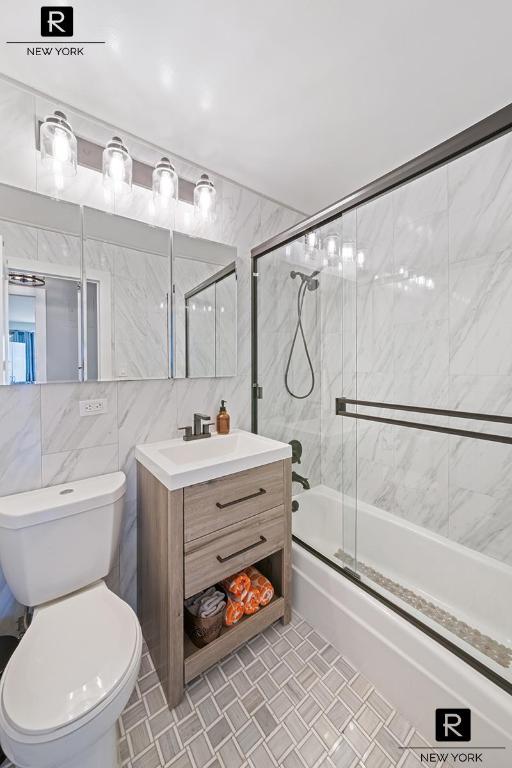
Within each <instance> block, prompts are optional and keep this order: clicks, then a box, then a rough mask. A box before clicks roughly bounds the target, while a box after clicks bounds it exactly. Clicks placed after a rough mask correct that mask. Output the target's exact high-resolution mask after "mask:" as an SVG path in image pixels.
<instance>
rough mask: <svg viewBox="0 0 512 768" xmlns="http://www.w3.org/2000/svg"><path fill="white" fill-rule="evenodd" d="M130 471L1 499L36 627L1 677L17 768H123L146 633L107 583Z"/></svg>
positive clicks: (4, 735)
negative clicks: (121, 730) (122, 733)
mask: <svg viewBox="0 0 512 768" xmlns="http://www.w3.org/2000/svg"><path fill="white" fill-rule="evenodd" d="M125 491H126V478H125V475H124V474H123V473H122V472H114V473H112V474H109V475H102V476H100V477H93V478H89V479H87V480H79V481H77V482H71V483H65V484H63V485H56V486H53V487H51V488H42V489H40V490H36V491H29V492H27V493H20V494H15V495H13V496H5V497H3V498H0V565H1V567H2V570H3V572H4V575H5V579H6V581H7V583H8V585H9V587H10V589H11V591H12V592H13V594H14V596H15V597H16V599H17V600H18V601H19V602H20V603H22V604H23V605H27V606H31V607H34V613H33V618H32V621H31V624H30V626H29V628H28V630H27V632H26V633H25V635H24V636H23V638H22V640H21V642H20V644H19V645H18V647H17V649H16V650H15V652H14V654H13V655H12V656H11V658H10V660H9V662H8V664H7V667H6V668H5V671H4V674H3V675H2V678H1V680H0V743H1V745H2V748H3V750H4V752H5V753H6V755H7V756H8V757H9V758H10V759H11V761H12V762H13V763H14V764H15V765H16V766H17V768H100V767H101V768H114V767H115V766H118V765H119V764H120V762H119V756H118V747H117V727H116V722H117V719H118V717H119V715H120V714H121V712H122V711H123V709H124V707H125V706H126V703H127V701H128V699H129V698H130V695H131V693H132V691H133V688H134V686H135V682H136V680H137V675H138V672H139V667H140V660H141V653H142V633H141V629H140V625H139V622H138V620H137V617H136V615H135V613H134V612H133V611H132V609H131V608H130V606H129V605H128V604H127V603H125V602H124V601H123V600H121V599H120V598H119V597H117V596H116V595H114V594H113V592H111V591H110V590H109V589H108V587H107V586H106V584H105V582H104V581H103V579H104V577H105V576H106V575H107V574H108V573H109V571H110V570H111V567H112V565H113V561H114V557H115V553H116V550H117V545H118V543H119V533H120V528H121V520H122V514H123V500H124V495H125Z"/></svg>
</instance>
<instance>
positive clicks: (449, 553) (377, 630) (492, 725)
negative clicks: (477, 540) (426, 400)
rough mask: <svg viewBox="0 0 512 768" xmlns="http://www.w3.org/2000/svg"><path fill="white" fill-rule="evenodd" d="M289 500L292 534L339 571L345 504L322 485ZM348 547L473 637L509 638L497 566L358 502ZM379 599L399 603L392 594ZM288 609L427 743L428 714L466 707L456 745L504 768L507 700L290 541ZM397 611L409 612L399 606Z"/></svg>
mask: <svg viewBox="0 0 512 768" xmlns="http://www.w3.org/2000/svg"><path fill="white" fill-rule="evenodd" d="M295 499H296V500H297V501H298V502H299V510H298V511H297V512H295V513H294V514H293V533H294V535H295V536H296V537H298V538H300V539H302V540H304V541H305V542H306V543H308V544H309V545H310V546H313V547H314V548H315V549H317V550H318V551H320V552H321V553H322V554H324V555H325V556H326V557H328V558H329V559H332V560H333V562H338V563H339V564H340V565H343V563H342V562H341V561H339V560H338V559H337V558H336V557H334V553H335V551H336V550H337V549H338V547H342V546H343V544H344V543H345V549H346V551H350V547H351V542H352V541H353V538H354V536H353V522H354V514H353V511H354V507H353V503H351V501H350V500H347V501H346V502H345V505H344V507H342V504H341V498H340V494H338V493H336V492H335V491H333V490H332V489H329V488H326V487H322V486H317V487H315V488H313V489H312V490H311V491H306V492H304V493H301V494H299V495H297V496H296V497H295ZM343 509H344V512H345V520H343ZM344 537H345V539H346V541H345V542H344V541H343V539H344ZM357 541H358V558H359V561H360V562H361V563H362V562H364V563H365V564H367V565H369V566H371V567H372V568H374V569H376V570H377V571H379V572H382V573H384V574H385V575H386V576H388V577H391V578H393V579H394V580H396V581H397V582H400V583H401V584H403V585H405V586H407V587H409V588H411V589H413V590H414V591H415V592H421V594H422V595H423V596H426V597H427V596H430V599H431V600H432V601H434V602H436V603H437V604H441V605H442V606H443V607H444V608H445V609H446V610H450V611H451V612H453V613H455V614H456V615H457V616H458V617H459V618H461V617H462V614H463V615H464V617H465V618H466V619H467V620H468V623H471V622H473V623H476V624H477V626H478V627H479V629H480V630H481V631H487V632H489V633H491V634H492V636H493V637H495V636H496V635H499V637H500V638H501V639H502V640H505V639H506V638H510V615H509V614H510V594H511V586H510V585H511V581H510V579H511V575H510V569H509V568H508V567H507V566H505V565H504V564H502V563H499V562H498V561H494V560H492V559H491V558H487V557H485V556H483V555H480V554H479V553H475V552H473V551H472V550H469V549H467V548H465V547H462V546H460V545H458V544H456V543H452V542H450V541H448V540H446V539H443V538H442V537H440V536H437V535H436V534H433V533H431V532H429V531H426V530H425V529H423V528H420V527H418V526H416V525H413V524H410V523H408V522H406V521H404V520H402V519H401V518H396V517H394V516H393V515H390V514H388V513H386V512H383V511H382V510H379V509H377V508H375V507H372V506H371V505H368V504H364V503H361V502H359V504H358V515H357ZM365 581H366V583H368V584H369V585H370V586H373V587H374V588H375V589H377V591H381V592H383V590H382V589H379V587H378V586H377V585H375V584H372V582H371V581H369V580H367V579H365ZM383 594H385V595H386V596H387V597H389V598H390V599H392V600H393V602H394V603H398V604H400V602H401V601H400V600H397V599H396V598H395V597H394V596H391V595H389V594H386V592H383ZM293 602H294V607H296V609H297V610H298V611H299V613H301V614H302V615H303V616H304V617H305V618H306V620H308V621H309V622H310V623H311V624H312V625H314V626H317V627H318V629H319V631H321V632H323V634H324V635H325V636H326V637H327V638H328V639H329V640H330V642H331V643H332V645H333V646H334V647H335V648H336V649H337V650H338V651H339V652H340V653H342V654H343V655H344V656H345V657H346V658H347V659H348V661H350V662H351V663H352V664H353V665H354V666H355V667H356V668H357V669H359V670H360V671H361V672H362V673H363V674H364V675H366V676H367V677H368V678H369V679H370V680H371V681H372V682H373V683H374V684H375V685H376V687H377V688H378V689H380V690H381V692H382V693H383V694H384V696H386V697H387V698H388V700H389V701H390V703H392V704H393V706H395V707H396V708H397V709H399V710H400V711H401V712H402V713H403V714H404V715H405V716H407V717H408V718H409V720H410V722H411V723H412V724H413V725H414V726H415V727H416V728H418V729H419V730H420V732H422V733H423V734H424V735H425V737H426V738H427V739H429V740H430V741H429V743H430V744H431V745H433V746H436V741H435V733H434V717H435V709H436V708H441V707H469V708H470V709H471V711H472V740H471V742H470V744H469V745H468V744H465V745H464V746H466V747H467V746H471V745H475V747H478V746H480V747H482V746H500V747H505V748H506V749H505V750H495V751H492V752H484V753H483V762H482V763H481V764H482V765H483V766H484V768H505V766H506V767H507V768H510V766H511V765H512V736H511V733H512V697H511V696H510V695H509V694H508V693H507V692H505V691H504V690H502V689H501V688H500V687H498V686H497V685H496V684H494V683H493V682H491V681H490V680H488V679H487V678H486V677H484V676H483V675H481V674H479V673H478V672H477V671H475V670H474V669H473V668H472V667H471V666H469V665H468V664H467V663H465V662H464V661H463V660H461V659H460V658H458V657H457V656H456V655H455V654H453V653H451V652H450V651H449V650H448V649H446V648H445V647H443V646H442V645H441V644H439V643H437V642H435V641H434V640H433V639H431V638H430V637H429V636H428V635H427V634H425V633H424V632H422V631H421V630H420V629H418V628H417V627H415V626H414V625H412V624H411V623H410V622H408V621H406V620H404V619H403V618H402V617H400V616H399V615H398V614H397V613H396V612H394V611H392V610H391V609H390V608H388V607H387V606H386V605H384V604H383V603H381V602H380V601H379V600H377V599H375V597H373V596H372V595H370V594H368V593H367V592H365V591H364V590H362V589H360V588H359V587H358V586H357V585H356V584H354V583H353V582H352V581H350V580H348V579H346V578H344V577H343V576H342V575H341V574H340V573H338V572H337V571H336V570H334V569H333V568H331V567H330V566H329V565H327V564H326V563H324V562H322V560H320V559H319V558H318V557H315V555H314V554H311V553H310V552H308V551H307V550H305V549H304V548H303V547H302V546H301V545H300V544H299V543H297V542H294V544H293ZM402 607H405V608H406V609H407V610H408V612H409V613H413V614H414V610H413V609H411V608H410V606H407V605H406V604H405V603H402ZM477 609H478V610H477ZM416 615H417V616H418V618H420V619H421V620H422V621H423V622H424V623H426V624H429V623H430V624H431V626H432V627H433V628H435V629H437V630H438V631H439V629H440V628H439V626H437V627H436V625H435V623H434V622H429V621H428V620H426V619H425V617H424V616H422V615H421V614H420V613H419V612H418V613H416ZM470 620H471V621H470ZM445 635H446V636H447V637H448V636H449V633H446V632H445ZM451 639H452V640H453V641H454V642H457V638H455V637H452V638H451ZM460 644H461V645H462V643H460ZM466 650H468V652H471V655H472V656H474V657H476V658H479V659H480V660H482V661H483V662H484V663H486V665H487V666H489V667H491V668H494V669H496V670H499V674H501V675H502V676H503V677H507V674H508V676H510V669H509V670H507V671H505V670H503V669H502V668H501V669H500V668H499V667H496V666H494V665H493V664H491V663H489V659H488V658H486V657H485V656H483V655H481V654H478V652H475V651H474V649H473V648H470V647H468V646H466ZM412 692H413V693H412ZM440 746H441V745H439V744H437V749H439V747H440ZM417 756H418V755H417Z"/></svg>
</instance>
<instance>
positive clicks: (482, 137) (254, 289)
mask: <svg viewBox="0 0 512 768" xmlns="http://www.w3.org/2000/svg"><path fill="white" fill-rule="evenodd" d="M511 130H512V104H508V105H507V106H506V107H503V108H502V109H500V110H498V111H497V112H494V113H493V114H492V115H489V116H488V117H486V118H484V119H483V120H480V121H479V122H477V123H475V124H474V125H472V126H470V127H469V128H466V129H465V130H463V131H461V132H460V133H458V134H456V135H455V136H452V137H451V138H450V139H447V140H446V141H444V142H442V143H441V144H438V145H437V146H436V147H434V148H432V149H430V150H428V151H427V152H424V153H423V154H421V155H418V156H417V157H416V158H414V159H413V160H410V161H408V162H407V163H405V164H404V165H401V166H399V167H398V168H396V169H395V170H393V171H390V172H389V173H386V174H385V175H384V176H380V177H379V178H377V179H376V180H375V181H372V182H370V183H369V184H367V185H365V186H364V187H361V188H360V189H358V190H356V191H355V192H353V193H352V194H350V195H346V196H345V197H343V198H342V199H341V200H338V202H336V203H333V204H332V205H330V206H328V207H327V208H324V209H323V210H321V211H319V212H318V213H315V214H313V215H312V216H309V217H307V218H306V219H304V220H303V221H300V222H298V223H297V224H295V225H294V226H292V227H289V228H288V229H286V230H284V231H283V232H281V233H280V234H278V235H275V236H274V237H271V238H270V239H268V240H266V241H265V242H263V243H261V244H260V245H257V246H255V247H254V248H252V250H251V429H252V431H253V432H256V433H257V431H258V399H260V397H261V387H260V384H259V381H258V260H259V259H260V258H262V257H264V256H266V255H268V254H269V253H271V252H272V251H275V250H276V249H278V248H281V247H282V246H284V245H287V244H288V243H291V242H292V241H294V240H296V239H297V238H299V237H301V236H303V235H305V234H307V233H308V232H310V231H311V230H313V229H317V228H318V227H321V226H323V225H324V224H328V223H329V222H331V221H334V220H335V219H338V218H339V217H340V216H342V214H343V213H346V212H348V211H350V210H352V209H353V208H357V207H358V206H360V205H362V204H363V203H366V202H369V201H370V200H373V199H374V198H376V197H378V196H380V195H383V194H385V193H387V192H390V191H392V190H393V189H395V188H397V187H399V186H402V185H403V184H406V183H408V182H410V181H412V180H413V179H415V178H417V177H419V176H422V175H424V174H426V173H429V172H430V171H433V170H434V169H436V168H438V167H440V166H442V165H445V164H446V163H449V162H450V161H452V160H455V159H456V158H458V157H461V156H462V155H465V154H467V153H468V152H471V151H473V150H474V149H478V148H479V147H481V146H483V145H484V144H487V143H489V142H490V141H493V140H494V139H497V138H499V137H500V136H502V135H504V134H506V133H509V132H510V131H511ZM342 400H345V403H347V402H348V403H352V404H354V401H352V400H349V399H344V398H337V403H338V407H341V406H340V405H339V404H340V402H341V401H342ZM355 404H356V405H364V404H366V405H373V406H376V407H381V408H386V407H388V408H391V405H392V404H385V403H375V402H373V401H372V403H370V402H369V401H356V403H355ZM394 410H413V409H412V407H409V406H395V407H394ZM414 410H415V411H417V412H421V413H432V414H434V415H446V416H454V417H459V418H475V419H482V417H483V416H485V414H470V413H468V412H461V411H459V412H457V411H444V412H441V413H438V411H439V410H440V409H432V408H426V409H425V408H414ZM338 415H343V416H349V417H352V418H362V417H363V418H364V414H357V413H356V414H352V413H347V412H345V413H341V412H340V413H338ZM369 418H371V419H372V420H374V421H375V420H379V418H380V417H369ZM381 420H382V419H381ZM485 420H488V421H500V422H503V423H510V420H507V417H499V416H490V417H488V418H487V419H485ZM386 421H393V423H398V424H400V425H401V426H416V424H415V423H414V422H400V421H399V420H386ZM418 426H420V427H424V426H425V425H418ZM431 426H432V427H434V425H427V428H428V429H430V428H431ZM432 431H441V432H449V433H456V432H463V433H464V435H466V436H473V437H478V439H491V440H494V439H495V438H498V439H499V441H500V442H512V439H509V438H505V439H502V438H501V436H499V435H489V436H487V437H483V433H478V432H474V433H473V432H469V431H468V430H457V431H456V430H453V429H451V428H445V427H435V428H434V429H433V430H432ZM292 538H293V540H294V541H295V542H296V543H297V544H299V545H300V546H302V547H303V548H304V549H306V550H307V551H308V552H310V553H312V554H314V555H315V556H316V557H318V558H319V559H320V560H322V561H323V562H325V563H326V564H327V565H329V566H330V567H331V568H333V569H334V570H336V571H337V572H338V573H340V574H341V575H342V576H344V577H345V578H347V579H349V581H351V582H352V583H353V584H355V585H356V586H358V587H360V588H361V589H363V590H364V591H365V592H367V593H368V594H371V595H372V596H373V597H375V599H376V600H379V602H381V603H383V604H384V605H385V606H386V607H387V608H389V609H390V610H391V611H393V612H394V613H396V614H398V615H399V616H401V617H402V618H403V619H405V620H406V621H408V622H409V623H410V624H412V625H413V626H415V627H416V628H417V629H420V630H421V631H422V632H424V633H425V634H426V635H428V636H429V637H430V638H432V639H433V640H435V641H436V642H437V643H439V644H440V645H442V646H443V647H444V648H446V649H448V650H449V651H451V652H452V653H454V654H455V655H456V656H457V657H458V658H460V659H461V660H463V661H464V662H466V663H467V664H469V665H470V666H471V667H472V668H473V669H475V670H477V671H478V672H480V673H481V674H482V675H484V677H486V678H487V679H488V680H491V681H492V682H493V683H495V684H496V685H497V686H498V687H499V688H501V689H503V690H504V691H506V692H507V693H508V694H510V695H512V683H510V682H509V681H508V680H505V678H503V677H501V675H499V674H498V673H497V672H495V671H494V670H492V669H490V667H487V666H486V665H485V664H483V663H482V662H480V661H479V660H478V659H476V658H475V657H473V656H472V655H471V654H470V653H468V652H467V651H465V650H464V649H462V648H460V647H459V646H458V645H457V644H456V643H454V642H452V641H451V640H450V639H448V638H447V637H446V636H445V635H442V634H441V633H440V632H437V631H436V630H435V629H433V628H432V627H430V626H429V625H428V624H426V623H425V622H423V621H421V620H419V619H417V618H416V617H414V616H413V615H412V614H411V613H409V612H408V611H406V610H404V609H403V608H400V607H399V606H398V605H397V604H396V603H394V602H393V601H391V600H389V599H388V598H386V597H384V596H383V595H382V594H381V593H380V592H378V591H377V590H375V589H373V588H372V587H371V586H369V585H368V584H366V583H365V582H364V581H362V580H361V579H358V578H355V577H354V576H353V575H352V574H351V573H350V572H349V571H347V569H345V568H342V567H341V566H339V565H337V564H336V563H333V562H332V561H331V560H329V558H327V557H325V556H324V555H322V554H321V553H319V552H317V551H316V550H315V549H313V548H312V547H310V546H309V545H308V544H307V543H306V542H304V541H301V540H300V539H299V538H297V537H296V536H293V537H292Z"/></svg>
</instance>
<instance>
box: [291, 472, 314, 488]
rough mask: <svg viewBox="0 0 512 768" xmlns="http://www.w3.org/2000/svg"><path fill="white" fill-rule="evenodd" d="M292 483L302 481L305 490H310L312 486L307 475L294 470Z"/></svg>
mask: <svg viewBox="0 0 512 768" xmlns="http://www.w3.org/2000/svg"><path fill="white" fill-rule="evenodd" d="M292 483H300V484H301V485H302V487H303V488H304V490H305V491H309V490H310V488H311V486H310V484H309V480H308V479H307V477H302V475H299V474H297V472H292Z"/></svg>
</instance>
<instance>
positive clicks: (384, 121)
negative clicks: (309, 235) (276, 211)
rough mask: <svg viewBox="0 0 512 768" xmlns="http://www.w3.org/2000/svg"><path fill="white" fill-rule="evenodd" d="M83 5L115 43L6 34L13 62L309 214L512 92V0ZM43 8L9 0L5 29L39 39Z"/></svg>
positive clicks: (7, 66) (80, 34) (80, 104)
mask: <svg viewBox="0 0 512 768" xmlns="http://www.w3.org/2000/svg"><path fill="white" fill-rule="evenodd" d="M52 4H53V5H59V4H60V5H68V4H69V1H68V0H65V1H64V2H55V0H54V2H53V3H52ZM73 6H74V8H75V40H107V41H108V43H109V45H108V46H89V47H88V48H87V50H86V56H85V57H83V58H75V59H69V58H68V59H62V58H43V57H38V58H34V57H28V56H26V55H25V52H24V48H23V46H9V45H4V44H3V41H2V44H1V45H0V72H2V73H4V74H7V75H9V76H10V77H13V78H15V79H17V80H20V81H22V82H25V83H27V84H29V85H30V86H32V87H34V88H37V89H40V90H42V91H43V92H45V93H49V94H51V95H52V96H55V97H57V98H59V99H60V100H62V101H63V102H66V103H68V104H71V105H73V106H75V107H77V108H79V109H82V110H85V111H87V112H89V113H91V114H92V115H95V116H96V117H99V118H102V119H104V120H106V121H108V122H111V123H113V124H115V125H117V126H118V127H119V129H120V130H121V132H122V129H124V130H125V131H129V132H131V133H133V134H136V135H139V136H141V137H144V138H145V139H147V140H149V141H151V142H154V143H155V144H158V145H161V146H162V147H166V148H168V149H169V151H171V152H174V153H176V154H179V155H181V156H183V157H186V158H188V159H190V160H193V161H195V162H197V163H199V164H200V165H203V166H204V167H205V168H208V169H212V170H213V171H216V172H217V173H220V174H222V175H224V176H228V177H230V178H232V179H234V180H236V181H238V182H240V183H242V184H244V185H246V186H248V187H251V188H253V189H255V190H257V191H259V192H261V193H263V194H266V195H268V196H270V197H273V198H275V199H277V200H280V201H282V202H285V203H287V204H289V205H291V206H294V207H296V208H297V209H299V210H301V211H304V212H307V213H312V212H314V211H315V210H318V209H319V208H322V207H323V206H325V205H327V204H329V203H331V202H333V201H334V200H336V199H338V198H340V197H342V196H344V195H345V194H348V193H349V192H352V191H353V190H355V189H356V188H357V187H359V186H361V185H363V184H364V183H366V182H368V181H371V180H372V179H374V178H376V177H377V176H379V175H381V174H382V173H384V172H386V171H388V170H390V169H392V168H394V167H396V166H397V165H399V164H401V163H403V162H405V161H406V160H408V159H410V158H412V157H414V156H415V155H417V154H420V153H421V152H423V151H424V150H426V149H428V148H429V147H431V146H433V145H434V144H436V143H439V142H440V141H442V140H444V139H446V138H448V137H449V136H451V135H453V134H454V133H457V132H458V131H460V130H462V129H463V128H465V127H467V126H468V125H470V124H471V123H473V122H476V121H477V120H479V119H480V118H482V117H485V116H486V115H487V114H490V113H491V112H493V111H495V110H496V109H498V108H500V107H502V106H504V105H505V104H507V103H508V102H509V101H512V46H511V45H510V30H511V28H512V4H511V3H510V1H509V0H486V1H485V2H482V0H350V2H349V1H348V0H259V1H258V2H248V0H217V1H216V2H212V0H192V1H191V2H190V1H187V0H150V2H148V1H147V0H146V2H141V0H108V2H106V1H105V0H75V2H74V3H73ZM40 7H41V2H40V0H38V1H37V2H36V1H35V0H23V1H22V2H21V1H20V2H18V3H3V4H2V11H1V17H2V18H1V21H2V23H1V30H2V38H3V40H38V39H39V31H40V30H39V22H40V19H39V13H40V11H39V9H40Z"/></svg>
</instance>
